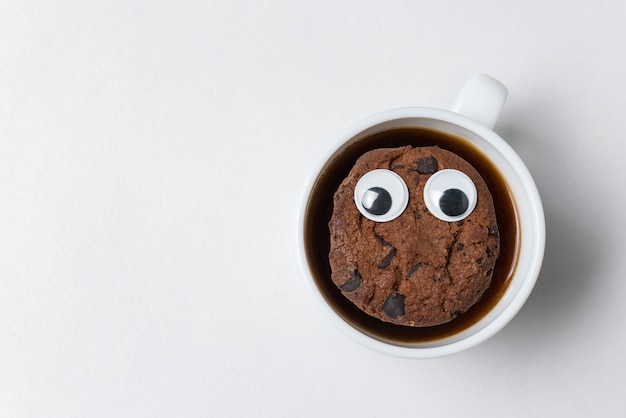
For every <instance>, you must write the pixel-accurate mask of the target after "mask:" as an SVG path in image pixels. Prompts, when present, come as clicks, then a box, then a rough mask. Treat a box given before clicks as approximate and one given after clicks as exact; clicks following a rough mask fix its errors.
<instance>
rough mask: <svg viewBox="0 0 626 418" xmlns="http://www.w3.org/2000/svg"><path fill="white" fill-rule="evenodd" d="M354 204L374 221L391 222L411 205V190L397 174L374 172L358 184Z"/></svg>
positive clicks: (379, 170) (365, 175)
mask: <svg viewBox="0 0 626 418" xmlns="http://www.w3.org/2000/svg"><path fill="white" fill-rule="evenodd" d="M354 203H356V207H357V208H358V209H359V212H361V213H362V214H363V216H365V217H366V218H368V219H370V220H372V221H376V222H387V221H391V220H393V219H395V218H397V217H398V216H400V214H401V213H402V212H403V211H404V209H405V208H406V205H407V204H408V203H409V189H408V188H407V186H406V183H405V182H404V180H402V177H400V176H399V175H398V174H397V173H394V172H393V171H391V170H383V169H378V170H372V171H370V172H368V173H366V174H364V175H363V177H361V179H360V180H359V181H358V182H357V184H356V187H355V188H354Z"/></svg>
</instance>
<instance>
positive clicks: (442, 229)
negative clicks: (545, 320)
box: [329, 146, 499, 327]
mask: <svg viewBox="0 0 626 418" xmlns="http://www.w3.org/2000/svg"><path fill="white" fill-rule="evenodd" d="M333 199H334V202H333V203H334V208H333V214H332V217H331V220H330V222H329V228H330V240H331V242H330V244H331V246H330V253H329V261H330V266H331V270H332V275H331V278H332V281H333V282H334V284H335V285H336V286H337V287H338V288H339V289H340V290H341V292H342V294H343V295H344V296H345V297H346V298H348V299H349V300H350V301H352V302H353V303H354V304H355V305H356V306H357V307H359V308H360V309H361V310H362V311H364V312H365V313H367V314H369V315H371V316H373V317H375V318H378V319H380V320H382V321H386V322H391V323H395V324H398V325H406V326H414V327H425V326H433V325H438V324H442V323H445V322H449V321H451V320H452V319H454V318H455V317H457V316H458V315H460V314H462V313H464V312H465V311H467V310H468V309H469V308H470V307H471V306H472V305H474V304H475V303H476V302H477V301H478V300H479V299H480V298H481V296H482V295H483V293H484V292H485V290H486V289H487V288H488V287H489V284H490V283H491V276H492V274H493V268H494V265H495V262H496V259H497V257H498V254H499V233H498V226H497V222H496V215H495V210H494V206H493V201H492V198H491V194H490V192H489V189H488V188H487V185H486V184H485V182H484V180H483V179H482V177H481V176H480V175H479V174H478V172H477V171H476V170H475V169H474V167H472V165H471V164H469V163H468V162H466V161H465V160H463V159H462V158H460V157H459V156H457V155H456V154H454V153H452V152H449V151H446V150H443V149H441V148H438V147H415V148H414V147H411V146H406V147H401V148H387V149H377V150H373V151H370V152H368V153H366V154H364V155H363V156H361V157H360V158H359V159H358V160H357V162H356V163H355V165H354V167H353V168H352V170H351V171H350V173H349V174H348V176H347V177H346V178H345V179H344V181H343V182H342V183H341V184H340V186H339V188H338V189H337V191H336V192H335V195H334V198H333Z"/></svg>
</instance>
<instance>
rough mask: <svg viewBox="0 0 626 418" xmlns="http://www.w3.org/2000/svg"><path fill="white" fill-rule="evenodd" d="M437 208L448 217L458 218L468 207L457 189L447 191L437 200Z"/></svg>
mask: <svg viewBox="0 0 626 418" xmlns="http://www.w3.org/2000/svg"><path fill="white" fill-rule="evenodd" d="M439 207H440V208H441V210H442V212H443V213H445V214H446V215H448V216H459V215H462V214H464V213H465V211H466V210H467V208H468V207H469V200H468V199H467V196H466V195H465V193H463V192H462V191H461V190H459V189H448V190H446V191H445V192H443V195H442V196H441V199H439Z"/></svg>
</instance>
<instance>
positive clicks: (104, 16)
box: [0, 0, 626, 417]
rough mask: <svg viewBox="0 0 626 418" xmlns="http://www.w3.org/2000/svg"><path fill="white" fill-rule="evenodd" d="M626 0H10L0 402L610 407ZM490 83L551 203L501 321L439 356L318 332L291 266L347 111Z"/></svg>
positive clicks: (126, 413)
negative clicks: (536, 274) (318, 170)
mask: <svg viewBox="0 0 626 418" xmlns="http://www.w3.org/2000/svg"><path fill="white" fill-rule="evenodd" d="M625 14H626V3H624V2H619V1H617V0H612V1H603V0H596V1H582V0H571V1H564V0H561V1H552V2H545V1H539V0H531V1H527V2H519V1H475V2H465V3H463V2H459V1H451V0H444V1H437V2H434V1H428V2H427V1H415V2H400V1H388V2H374V1H343V2H337V1H325V0H324V1H322V0H318V1H315V2H290V1H274V2H263V1H248V2H241V1H208V2H201V1H194V2H191V1H176V2H174V1H171V2H165V1H152V2H149V1H108V2H78V1H76V2H71V1H57V2H44V1H22V2H18V1H4V2H2V3H1V4H0V63H1V66H0V237H1V238H0V342H1V343H0V416H2V417H42V416H45V417H85V416H89V417H109V416H114V417H144V416H145V417H170V416H181V417H206V416H215V417H218V416H219V417H227V416H234V417H244V416H245V417H247V416H264V417H265V416H267V417H277V416H287V417H292V416H301V417H309V416H310V417H322V416H342V417H348V416H350V417H351V416H355V417H357V416H358V417H367V416H378V417H380V416H400V415H402V414H406V415H409V414H410V415H419V416H460V415H463V416H481V417H501V416H509V417H526V416H529V415H537V416H568V417H571V416H580V417H587V416H602V417H613V416H621V415H623V411H624V410H625V409H626V399H625V398H624V393H626V379H625V374H626V356H624V352H626V319H625V318H626V306H625V305H624V304H623V298H624V296H623V295H624V294H625V293H626V280H624V271H625V269H626V257H624V256H623V251H624V240H623V237H624V234H625V232H626V231H625V229H626V227H625V226H624V225H625V222H622V221H621V220H620V210H622V209H624V208H625V207H626V202H625V199H624V186H625V185H624V180H623V178H624V176H623V173H622V172H623V169H622V164H623V163H622V160H623V155H624V152H625V151H626V146H625V145H624V143H625V141H624V138H625V137H626V128H625V124H624V114H626V102H625V101H624V100H623V97H622V96H623V94H624V91H625V90H626V57H624V54H623V40H624V39H626V26H624V25H623V16H624V15H625ZM477 72H483V73H487V74H490V75H492V76H494V77H496V78H498V79H499V80H500V81H502V82H503V83H504V84H505V85H506V86H507V87H508V89H509V98H508V101H507V104H506V106H505V107H504V109H503V112H502V115H501V117H500V120H499V122H498V124H497V125H496V128H495V129H496V131H497V132H499V133H500V134H501V135H502V136H503V137H505V138H507V139H509V140H510V143H511V145H512V146H513V147H514V148H515V149H516V150H517V151H518V153H519V154H520V156H521V157H522V158H523V159H524V161H525V162H526V164H527V165H528V167H529V169H530V170H531V172H532V173H533V175H534V177H535V180H536V182H537V185H538V187H539V190H540V192H541V193H542V197H543V201H544V206H545V209H546V220H547V228H548V242H547V250H546V259H545V263H544V268H543V272H542V274H541V276H540V278H539V281H538V283H537V286H536V288H535V291H534V293H533V294H532V295H531V297H530V299H529V301H528V303H527V305H526V306H525V307H524V308H523V309H522V311H521V312H520V313H519V314H518V316H517V317H516V318H515V319H514V320H513V321H512V322H511V323H510V324H509V325H508V326H507V327H506V328H505V329H504V330H503V331H501V332H500V333H499V334H498V335H497V336H495V337H494V338H492V339H490V340H489V341H487V342H486V343H484V344H482V345H480V346H478V347H476V348H473V349H471V350H469V351H467V352H464V353H461V354H458V355H455V356H453V357H448V358H443V359H438V360H427V361H411V360H405V359H397V358H393V357H389V356H385V355H381V354H378V353H376V352H373V351H370V350H368V349H366V348H363V347H361V346H360V345H358V344H357V343H355V342H353V341H352V340H350V339H349V338H347V337H345V336H343V335H342V334H340V333H339V332H338V331H336V330H335V329H334V328H333V327H332V326H331V325H330V324H329V323H328V322H327V321H326V319H325V318H324V317H323V316H322V315H321V314H320V312H319V311H318V310H317V308H316V307H315V306H314V304H313V303H312V301H310V300H309V298H308V295H307V293H306V291H305V289H304V286H303V285H302V282H301V279H300V277H299V274H298V271H297V263H296V259H295V251H294V248H293V241H294V240H293V236H294V230H293V229H294V227H295V216H296V208H297V204H298V200H299V193H300V189H301V187H302V185H303V182H304V181H305V179H306V175H307V174H308V171H309V169H310V167H311V165H312V161H313V160H314V159H315V158H316V156H318V155H321V154H322V153H323V152H324V151H325V147H327V146H328V145H329V144H331V143H332V140H333V138H334V136H335V135H336V134H337V133H338V132H339V131H340V130H341V129H344V128H345V127H347V126H348V125H350V124H351V123H353V122H354V121H356V120H358V119H361V118H362V117H364V116H367V115H369V114H371V113H374V112H378V111H380V110H384V109H388V108H391V107H399V106H408V105H426V106H439V107H449V106H450V105H451V103H452V100H453V99H454V97H455V96H456V94H457V93H458V90H459V89H460V88H461V87H462V86H463V84H464V83H465V81H466V80H467V78H469V77H470V76H471V75H473V74H474V73H477Z"/></svg>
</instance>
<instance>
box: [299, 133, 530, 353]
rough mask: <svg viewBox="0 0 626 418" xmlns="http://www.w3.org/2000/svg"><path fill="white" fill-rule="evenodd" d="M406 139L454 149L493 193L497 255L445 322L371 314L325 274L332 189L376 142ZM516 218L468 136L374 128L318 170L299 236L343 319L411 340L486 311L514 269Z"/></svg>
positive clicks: (437, 335) (455, 328)
mask: <svg viewBox="0 0 626 418" xmlns="http://www.w3.org/2000/svg"><path fill="white" fill-rule="evenodd" d="M405 145H412V146H432V145H437V146H439V147H440V148H443V149H447V150H449V151H452V152H454V153H455V154H457V155H459V156H460V157H462V158H463V159H465V160H466V161H468V162H469V163H470V164H472V165H473V166H474V168H476V170H477V171H478V172H479V173H480V174H481V176H482V177H483V179H484V180H485V182H486V183H487V186H488V187H489V190H490V192H491V194H492V197H493V203H494V206H495V210H496V214H497V219H498V228H499V230H500V256H499V258H498V261H497V262H496V266H495V268H494V273H493V276H492V281H491V285H490V287H489V289H487V291H486V292H485V293H484V294H483V296H482V298H481V300H480V301H478V302H477V303H476V304H475V305H474V306H472V308H470V309H469V310H468V311H467V312H466V313H464V314H462V315H459V316H458V317H457V318H455V319H454V320H452V321H451V322H448V323H446V324H442V325H437V326H433V327H422V328H416V327H405V326H400V325H395V324H391V323H387V322H383V321H380V320H378V319H376V318H373V317H371V316H369V315H367V314H366V313H364V312H363V311H361V310H360V309H359V308H357V307H356V306H355V305H354V304H352V302H350V301H349V300H348V299H346V298H345V297H344V296H343V295H342V294H341V292H340V291H339V289H337V287H336V286H335V285H334V284H333V282H332V281H331V279H330V276H331V269H330V263H329V261H328V253H329V251H330V232H329V229H328V222H329V221H330V218H331V215H332V211H333V195H334V193H335V191H336V190H337V188H338V187H339V184H340V183H341V182H342V181H343V179H344V178H345V177H346V176H347V175H348V173H349V172H350V169H351V168H352V167H353V166H354V164H355V162H356V160H357V159H358V158H359V157H360V156H361V155H363V154H364V153H366V152H368V151H370V150H373V149H377V148H393V147H401V146H405ZM519 240H520V235H519V223H518V218H517V213H516V208H515V203H514V200H513V196H512V195H511V192H510V190H509V187H508V185H507V184H506V182H505V180H504V179H503V178H502V175H501V174H500V172H499V171H498V169H497V168H496V167H495V166H494V165H493V164H492V163H491V162H490V161H489V160H488V159H487V158H486V157H485V156H484V155H483V154H482V152H480V151H479V150H478V149H477V148H476V147H475V146H474V145H472V144H471V143H470V142H469V141H467V140H465V139H463V138H461V137H457V136H454V135H450V134H446V133H443V132H439V131H435V130H429V129H423V128H396V129H392V130H388V131H383V132H379V133H375V134H373V135H371V136H369V137H366V138H363V139H361V140H359V141H357V142H355V143H353V144H351V145H349V146H348V147H347V148H346V149H345V150H343V151H342V152H341V153H340V155H339V156H337V157H336V158H335V159H333V161H331V162H330V163H329V164H328V165H327V166H326V167H325V169H324V170H323V172H322V173H321V174H320V175H319V177H318V179H317V181H316V183H315V184H314V186H313V190H312V192H311V196H310V198H309V203H308V207H307V211H306V216H305V219H304V242H305V249H306V255H307V261H308V264H309V267H310V269H311V274H312V276H313V279H314V280H315V283H316V285H317V287H318V288H319V290H320V292H321V294H322V295H323V296H324V298H325V299H326V301H327V302H328V304H329V305H330V306H331V307H332V308H333V310H334V311H335V312H337V313H338V314H339V315H340V316H341V317H342V318H344V320H346V321H347V322H348V323H350V324H352V325H353V326H355V327H356V328H358V329H360V330H361V331H363V332H365V333H367V334H369V335H371V336H373V337H375V338H379V339H384V340H391V341H395V342H398V343H415V342H425V341H433V340H437V339H441V338H445V337H447V336H450V335H454V334H457V333H458V332H460V331H462V330H464V329H466V328H468V327H470V326H471V325H473V324H475V323H476V322H478V321H479V320H480V319H481V318H482V317H483V316H485V315H486V314H487V313H488V312H489V311H490V310H491V309H492V308H493V307H494V306H495V305H496V304H497V302H498V300H500V298H501V296H502V295H503V294H504V291H505V290H506V288H507V286H508V284H509V282H510V279H511V277H512V275H513V272H514V270H515V265H516V262H517V252H518V247H519Z"/></svg>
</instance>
